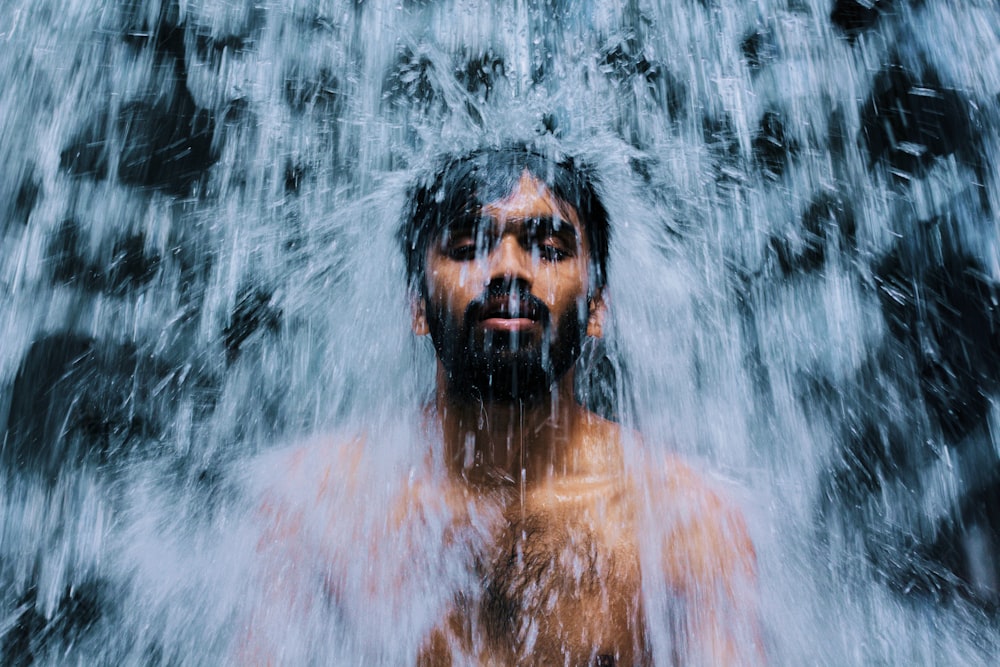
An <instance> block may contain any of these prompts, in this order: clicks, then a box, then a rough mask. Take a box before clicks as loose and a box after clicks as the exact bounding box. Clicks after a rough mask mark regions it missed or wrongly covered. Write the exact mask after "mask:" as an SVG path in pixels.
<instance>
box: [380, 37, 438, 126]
mask: <svg viewBox="0 0 1000 667" xmlns="http://www.w3.org/2000/svg"><path fill="white" fill-rule="evenodd" d="M382 95H383V97H384V98H385V99H386V100H388V101H389V102H390V103H391V104H394V105H397V106H409V107H413V108H416V109H418V110H421V111H427V110H429V109H430V108H431V107H433V106H435V105H437V104H439V103H440V102H441V93H440V92H439V91H438V89H437V85H436V84H435V82H434V63H433V62H431V59H430V58H428V57H427V56H426V55H423V54H420V55H418V54H415V53H414V52H413V51H412V50H411V49H410V48H408V47H406V48H403V49H401V50H400V51H399V53H398V55H397V57H396V62H395V64H394V65H393V67H392V69H391V70H390V71H389V73H388V75H387V76H386V78H385V81H384V82H383V84H382Z"/></svg>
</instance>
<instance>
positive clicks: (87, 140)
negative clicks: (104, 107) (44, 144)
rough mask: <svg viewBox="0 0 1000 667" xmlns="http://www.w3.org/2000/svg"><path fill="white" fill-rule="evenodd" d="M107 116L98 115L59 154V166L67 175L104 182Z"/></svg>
mask: <svg viewBox="0 0 1000 667" xmlns="http://www.w3.org/2000/svg"><path fill="white" fill-rule="evenodd" d="M106 129H107V116H106V115H104V114H101V115H99V116H98V117H97V118H96V119H94V121H93V122H92V123H91V125H89V126H88V127H86V128H85V129H84V130H82V131H81V132H79V133H78V134H76V135H75V136H74V137H73V138H72V139H70V142H69V145H67V146H66V148H64V149H63V150H62V151H61V152H60V154H59V166H60V167H61V168H62V169H64V170H65V171H66V172H67V173H68V174H69V175H71V176H77V177H87V178H93V179H95V180H104V179H105V178H107V177H108V154H107V139H106V136H107V135H106Z"/></svg>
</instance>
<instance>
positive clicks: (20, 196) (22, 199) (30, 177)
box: [11, 171, 42, 225]
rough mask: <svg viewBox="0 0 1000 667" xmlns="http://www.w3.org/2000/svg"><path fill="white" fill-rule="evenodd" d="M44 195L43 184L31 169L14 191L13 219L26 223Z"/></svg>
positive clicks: (13, 220) (15, 221)
mask: <svg viewBox="0 0 1000 667" xmlns="http://www.w3.org/2000/svg"><path fill="white" fill-rule="evenodd" d="M41 196H42V184H41V183H40V182H39V181H38V179H37V178H36V177H35V175H34V173H32V172H31V171H29V172H28V173H26V174H25V175H24V176H22V178H21V182H20V183H19V184H18V186H17V192H15V193H14V206H13V208H12V210H11V221H12V222H14V223H15V224H21V225H26V224H28V218H30V217H31V212H32V211H34V210H35V206H36V205H37V204H38V201H39V199H41Z"/></svg>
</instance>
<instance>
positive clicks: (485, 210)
mask: <svg viewBox="0 0 1000 667" xmlns="http://www.w3.org/2000/svg"><path fill="white" fill-rule="evenodd" d="M479 215H480V216H481V217H484V218H492V219H494V220H497V221H499V222H506V221H507V220H532V219H553V220H564V221H567V222H570V223H571V224H573V225H574V226H579V225H580V219H579V215H578V214H577V211H576V208H575V207H574V206H573V205H571V204H570V203H568V202H566V201H563V200H562V199H560V198H559V197H557V196H556V195H555V194H553V192H552V191H551V190H550V189H549V188H548V186H547V185H545V183H543V182H541V181H540V180H538V179H537V178H535V176H534V175H532V174H531V172H529V171H528V170H527V169H525V170H524V171H523V172H521V177H520V179H519V180H518V182H517V185H516V186H514V189H513V191H511V193H510V194H508V195H507V196H506V197H504V198H503V199H499V200H496V201H492V202H487V203H486V204H484V205H483V206H482V208H480V210H479Z"/></svg>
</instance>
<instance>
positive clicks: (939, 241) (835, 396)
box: [0, 0, 1000, 665]
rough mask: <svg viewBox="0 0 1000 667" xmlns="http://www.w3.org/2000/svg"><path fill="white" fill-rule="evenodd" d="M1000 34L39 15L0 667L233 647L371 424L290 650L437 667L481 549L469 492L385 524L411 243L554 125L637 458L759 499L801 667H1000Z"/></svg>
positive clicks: (0, 540)
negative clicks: (473, 179)
mask: <svg viewBox="0 0 1000 667" xmlns="http://www.w3.org/2000/svg"><path fill="white" fill-rule="evenodd" d="M869 5H871V6H869ZM997 26H1000V15H998V11H997V9H996V7H995V6H994V4H993V3H990V2H987V1H985V0H983V1H982V2H979V1H977V0H969V1H968V2H966V3H964V5H963V6H962V8H961V9H958V8H956V7H955V6H954V4H953V3H950V2H946V1H945V0H925V1H923V2H915V1H912V2H911V1H908V0H897V1H895V2H889V1H888V0H886V1H884V2H875V3H866V2H856V1H854V0H836V2H831V1H829V0H759V1H757V2H735V1H730V0H677V1H671V2H647V1H645V0H636V1H631V0H630V1H629V2H624V3H622V2H606V1H604V0H588V1H586V2H585V1H583V0H580V1H577V0H551V1H549V2H541V1H537V0H524V1H519V2H478V1H476V0H449V1H441V2H437V1H433V0H426V1H418V0H403V1H402V2H384V1H382V0H365V1H364V2H360V1H358V2H355V1H349V0H344V1H337V0H330V1H327V2H321V1H318V0H317V1H308V0H291V1H287V2H269V1H261V2H223V1H221V0H218V1H217V0H186V1H178V2H171V1H170V0H160V1H158V0H145V1H143V0H120V1H118V2H102V1H100V0H69V1H67V0H61V1H59V2H54V1H48V0H33V1H31V2H27V1H22V0H5V2H3V3H2V10H0V41H2V43H3V55H2V56H0V80H2V81H3V84H4V85H3V86H2V88H0V118H2V122H0V155H2V157H3V164H4V165H5V169H4V171H3V174H2V175H0V236H2V245H0V286H2V291H0V331H2V333H3V341H4V342H3V345H2V346H0V420H2V423H4V424H5V430H4V437H3V448H2V457H0V464H2V465H3V475H2V481H0V503H2V512H0V531H2V532H0V582H2V586H0V656H2V657H0V661H2V662H3V664H11V665H23V664H42V665H44V664H60V665H62V664H81V665H83V664H108V665H111V664H115V665H117V664H143V665H145V664H217V663H219V662H220V661H224V660H225V659H230V660H233V657H232V656H233V655H234V653H233V646H234V644H239V642H240V638H241V637H245V635H246V632H247V628H246V626H247V620H246V619H247V616H246V613H245V610H246V609H247V608H249V607H250V606H252V605H253V602H254V600H257V601H258V602H259V599H258V598H259V597H260V596H262V595H266V591H262V590H261V589H260V587H258V586H254V585H251V584H250V583H248V582H254V581H257V580H255V579H254V573H255V572H259V570H260V568H261V564H260V563H259V562H258V561H259V560H260V558H259V555H260V552H261V549H260V536H259V534H257V533H255V527H254V517H255V516H259V507H260V495H259V494H258V495H255V492H254V491H253V490H254V489H257V488H260V485H263V486H268V487H270V488H274V486H275V485H277V486H278V487H282V488H285V489H286V490H289V493H292V494H293V495H294V493H296V488H298V487H296V484H297V483H298V482H297V481H296V480H298V479H299V478H296V477H295V475H294V474H292V473H288V472H286V469H285V468H282V464H281V463H280V461H282V460H284V459H282V455H281V453H280V452H281V451H282V448H283V447H285V446H287V445H289V444H291V443H295V442H298V441H302V440H304V439H308V438H310V437H314V436H313V435H312V434H316V433H321V434H322V433H339V434H342V436H337V437H340V438H341V439H347V440H349V439H350V438H351V437H354V436H353V435H352V434H357V433H361V432H365V433H368V434H369V435H368V436H367V438H366V440H365V452H366V454H365V457H364V459H365V460H364V462H363V465H362V468H363V470H364V472H363V473H359V472H356V473H354V474H355V479H356V480H359V479H360V480H363V482H358V481H355V482H354V483H353V484H348V483H347V482H339V483H341V486H337V487H336V490H335V492H334V493H333V494H332V495H331V496H330V497H331V498H332V499H333V500H331V501H330V502H329V503H327V504H326V505H324V506H323V507H320V508H318V509H316V510H315V512H314V513H307V516H306V519H307V521H306V523H307V524H309V525H310V526H312V528H311V529H310V530H313V531H316V532H318V536H313V538H314V539H315V540H316V541H318V543H319V544H320V546H321V547H322V548H323V549H325V551H324V553H325V554H326V556H325V557H327V558H329V559H330V560H331V562H333V561H336V562H338V563H342V564H343V569H342V570H341V572H342V575H341V576H342V577H343V585H342V586H341V587H340V593H339V594H338V596H337V599H335V600H331V596H329V595H327V596H322V595H318V596H316V597H317V599H316V600H315V601H313V602H311V603H309V605H308V606H307V608H306V612H305V613H304V614H303V615H302V619H304V620H301V622H297V623H295V624H292V623H289V622H288V621H287V619H281V618H273V617H265V618H264V620H263V621H262V622H261V623H260V625H261V626H262V628H263V629H261V630H259V632H261V633H270V634H271V635H273V636H274V637H277V638H278V640H279V641H278V643H280V644H281V645H282V647H283V648H282V650H283V651H285V652H286V653H285V654H284V656H283V657H284V658H285V659H287V661H288V663H289V664H303V663H307V662H310V661H311V662H314V663H316V664H345V665H346V664H359V661H360V660H362V659H364V660H367V661H368V662H370V663H376V664H405V663H407V662H409V661H412V659H413V658H414V656H415V655H416V651H417V647H418V646H419V644H420V642H421V641H422V640H423V638H424V637H426V634H427V632H428V631H429V629H430V628H432V627H433V626H434V625H435V624H436V623H437V622H438V620H439V619H440V617H441V615H442V614H443V613H444V612H443V610H444V609H445V608H447V606H448V604H449V603H450V601H451V600H452V596H453V595H454V594H455V592H456V591H458V592H461V591H467V590H471V589H474V588H475V586H476V583H477V582H476V580H475V576H474V573H470V571H469V568H468V562H469V559H470V557H472V556H474V555H475V553H476V550H477V549H479V548H481V542H482V539H480V537H481V536H480V537H477V535H479V534H478V533H476V531H475V530H470V532H469V534H468V535H464V536H460V537H459V538H455V537H454V536H452V537H451V538H448V539H444V538H443V537H442V536H443V535H444V534H445V533H446V532H447V527H448V525H449V523H448V522H449V511H450V510H449V509H448V508H445V507H440V506H437V505H435V504H434V502H433V499H428V500H427V502H426V506H422V507H423V509H421V510H420V511H421V512H423V513H424V514H423V515H422V516H423V517H424V518H423V519H422V520H421V521H420V522H418V523H419V526H420V530H417V531H415V532H413V533H412V534H407V535H404V536H399V535H393V534H392V533H391V531H388V532H387V529H386V522H385V520H384V519H383V517H384V516H385V515H386V514H387V513H389V512H390V511H391V509H392V507H393V502H394V490H395V489H398V488H399V485H400V484H404V485H405V484H406V483H407V480H411V479H412V477H411V476H410V475H409V472H408V471H412V470H415V469H417V468H419V466H420V465H421V461H422V460H423V454H424V452H425V451H426V449H427V447H428V446H429V445H428V439H427V438H426V437H424V436H422V435H421V433H424V431H423V430H422V429H423V427H422V426H421V420H420V418H419V417H418V416H417V415H418V406H420V405H421V404H423V403H424V402H425V401H426V400H427V398H428V397H429V396H430V392H431V387H432V381H433V357H432V352H431V348H430V345H429V343H428V342H427V341H426V340H416V339H414V338H413V336H412V335H411V333H410V324H409V317H410V315H409V307H408V304H407V298H406V294H405V292H404V289H403V285H404V277H403V269H402V257H401V253H400V252H399V249H398V247H397V244H396V241H395V238H394V234H395V228H396V225H397V223H398V220H399V216H400V211H401V210H402V207H403V204H404V202H405V196H406V190H407V186H408V185H409V183H411V182H412V180H413V178H414V177H415V175H416V174H418V173H423V172H424V171H425V170H426V169H428V168H429V166H430V165H431V164H433V162H434V159H435V157H436V156H439V155H441V154H445V153H452V154H455V153H461V152H464V151H467V150H470V149H472V148H475V147H478V146H482V145H496V144H501V143H504V142H509V141H518V140H529V141H536V142H537V143H538V145H540V146H542V147H543V148H545V149H551V150H556V151H561V152H564V153H566V154H571V155H574V156H577V157H578V158H579V159H581V160H583V161H585V162H588V163H590V164H592V165H593V166H594V167H595V168H596V169H597V171H598V173H599V174H600V175H601V190H602V193H603V195H604V198H605V205H606V207H607V208H608V210H609V211H610V212H611V224H612V229H613V248H612V256H611V267H610V273H609V292H608V301H609V303H610V320H611V321H610V322H609V323H608V325H607V327H606V336H605V339H604V341H603V343H602V344H600V345H598V346H596V347H594V348H588V349H587V350H586V351H585V359H587V360H588V361H590V362H591V363H589V365H588V366H587V368H588V369H589V370H588V371H586V372H582V373H581V374H582V376H583V377H582V379H581V382H580V385H581V386H580V393H581V394H582V396H583V397H584V399H585V400H586V401H587V402H588V404H590V405H592V406H593V407H595V409H598V410H599V411H601V412H602V413H604V414H608V415H612V416H614V417H615V418H616V419H618V420H620V421H622V422H623V423H625V424H627V425H630V426H633V427H637V428H639V429H640V430H641V431H642V433H643V435H644V445H643V447H641V448H640V447H639V446H638V445H637V444H636V443H626V445H627V451H626V457H627V458H628V460H629V464H630V465H631V466H633V467H635V468H639V467H641V466H647V465H649V460H650V458H652V459H653V460H654V461H655V460H656V459H657V458H658V457H662V456H664V455H665V454H666V453H667V452H679V453H680V454H681V455H683V456H684V457H686V458H689V459H690V460H692V461H695V462H699V463H698V465H700V466H701V467H703V468H705V469H707V470H712V471H715V474H714V475H713V476H712V477H713V479H714V477H719V478H720V479H719V480H717V481H718V484H719V485H720V486H721V487H722V488H724V489H726V490H727V491H726V493H727V494H728V496H729V497H731V498H733V499H734V501H735V502H737V504H738V505H739V506H740V507H741V508H742V509H743V511H744V513H745V514H746V517H747V520H748V524H749V526H750V530H751V533H752V536H753V538H754V541H755V544H756V547H757V552H758V560H759V577H760V593H759V595H760V599H761V608H762V610H761V613H762V618H763V625H764V629H765V638H766V642H767V644H768V651H769V652H770V653H771V655H772V659H773V661H774V662H775V663H776V664H790V665H791V664H831V665H844V664H856V665H869V664H930V663H939V664H977V663H987V662H989V657H990V656H991V655H995V652H996V650H997V644H998V643H1000V641H998V640H1000V634H998V632H997V628H996V617H995V609H996V606H997V603H998V602H1000V584H998V577H1000V570H998V569H997V566H996V564H995V563H996V562H997V560H998V559H997V549H998V547H1000V519H998V516H1000V514H998V511H997V510H998V505H1000V486H998V484H1000V482H998V480H1000V465H998V463H1000V462H998V457H997V451H998V450H997V442H996V425H997V420H998V413H997V410H996V407H995V399H996V397H997V395H998V390H1000V384H998V378H1000V349H998V345H997V336H998V333H1000V316H998V313H997V307H998V306H997V298H998V293H997V291H998V290H997V280H998V279H1000V264H998V254H997V213H996V211H997V206H998V205H1000V201H998V198H1000V181H998V178H997V163H998V161H1000V153H998V145H997V143H998V141H997V136H998V134H997V124H998V121H1000V118H998V105H997V99H998V97H997V96H998V94H1000V33H998V30H997ZM431 442H433V438H431ZM431 446H433V445H431ZM319 449H320V450H322V449H323V448H322V447H321V446H320V447H319ZM327 464H329V465H328V467H330V468H331V469H332V470H333V474H334V478H335V479H337V480H338V481H339V480H344V479H346V478H348V477H349V475H347V474H346V473H344V471H345V470H347V469H348V468H351V466H350V465H348V464H347V463H344V462H343V461H340V460H336V459H335V460H334V461H333V462H332V463H330V462H329V461H328V462H327ZM316 469H322V465H320V464H317V467H316ZM337 471H341V472H342V473H344V474H341V475H340V477H338V476H337V474H336V473H337ZM299 481H301V483H302V488H307V487H308V484H309V483H311V482H310V480H308V479H305V480H304V481H303V480H299ZM315 481H316V480H312V482H315ZM352 489H353V491H354V492H352ZM303 493H304V492H303ZM414 511H416V510H414ZM487 514H488V513H487ZM650 514H651V515H653V516H655V515H656V514H655V512H652V511H651V512H650ZM491 521H495V517H493V518H491V517H490V516H482V517H479V520H478V524H477V525H479V526H480V529H481V531H485V533H488V532H489V525H490V522H491ZM329 526H333V529H332V530H326V528H325V527H329ZM659 530H662V527H661V526H659V525H657V523H656V522H655V521H649V523H648V525H645V526H644V527H643V535H644V536H645V537H648V538H649V539H648V540H647V541H648V542H650V543H652V542H655V535H656V534H657V531H659ZM485 533H484V534H485ZM313 538H310V539H313ZM644 539H645V538H644ZM394 540H395V541H394ZM303 541H306V540H305V538H303ZM373 542H378V543H381V544H383V545H387V546H383V547H382V548H381V550H376V551H374V552H365V553H362V552H363V551H365V549H366V547H364V548H363V547H361V546H359V545H364V544H370V543H373ZM404 543H405V544H404ZM414 545H416V546H415V547H414ZM404 547H405V548H415V551H414V553H415V554H416V555H415V556H414V561H413V563H414V565H413V567H412V568H409V569H407V571H406V572H402V573H400V572H397V573H396V575H398V576H396V578H393V576H392V573H391V569H392V568H391V566H390V563H391V562H392V558H391V557H390V556H391V554H392V553H394V551H393V550H394V549H403V548H404ZM317 548H319V547H317ZM386 554H389V555H386ZM645 557H646V558H647V561H646V562H649V559H650V558H652V557H651V556H649V554H646V556H645ZM380 559H381V560H380ZM379 568H382V569H381V570H380V569H379ZM372 572H375V573H377V574H378V576H372V574H371V573H372ZM310 581H311V580H310ZM366 582H367V583H366ZM311 583H312V584H314V585H317V586H318V587H319V588H322V587H323V584H322V582H320V583H319V584H316V582H314V581H313V582H311ZM661 583H662V582H661ZM661 583H658V582H657V580H656V578H655V577H654V576H649V577H646V578H645V579H644V584H643V585H644V590H643V593H642V598H643V605H644V613H645V614H646V617H647V618H646V621H647V635H648V636H647V641H648V643H649V646H650V649H651V650H652V652H653V656H654V657H655V658H656V659H657V660H658V661H659V662H661V663H664V662H666V661H667V659H668V656H669V655H671V650H672V646H673V644H672V642H673V641H674V638H672V637H671V635H670V633H669V631H668V627H669V622H668V621H667V620H666V619H668V617H669V616H670V609H669V607H670V604H669V595H668V593H667V591H666V590H665V589H664V588H663V587H662V585H661ZM373 591H374V592H375V594H374V595H373V593H372V592H373ZM372 600H375V601H377V602H373V601H372ZM258 606H259V607H261V608H267V604H266V599H265V603H260V604H259V605H258Z"/></svg>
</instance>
